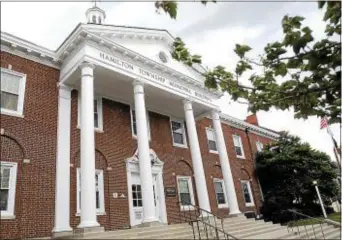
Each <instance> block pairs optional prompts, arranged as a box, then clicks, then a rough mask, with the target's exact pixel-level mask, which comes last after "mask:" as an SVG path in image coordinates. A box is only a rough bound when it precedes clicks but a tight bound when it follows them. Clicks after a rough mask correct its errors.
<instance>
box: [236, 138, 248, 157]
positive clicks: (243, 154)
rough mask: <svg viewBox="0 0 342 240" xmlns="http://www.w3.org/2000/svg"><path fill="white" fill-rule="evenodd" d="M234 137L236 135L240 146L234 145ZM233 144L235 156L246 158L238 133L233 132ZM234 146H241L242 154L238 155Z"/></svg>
mask: <svg viewBox="0 0 342 240" xmlns="http://www.w3.org/2000/svg"><path fill="white" fill-rule="evenodd" d="M234 137H238V141H239V144H240V146H236V145H235V141H234ZM233 145H234V152H235V155H236V157H237V158H241V159H246V156H245V151H244V149H243V144H242V139H241V136H240V135H237V134H233ZM235 147H240V148H241V153H242V155H238V154H237V152H236V151H235Z"/></svg>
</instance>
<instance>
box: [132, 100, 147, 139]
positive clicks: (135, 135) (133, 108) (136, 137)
mask: <svg viewBox="0 0 342 240" xmlns="http://www.w3.org/2000/svg"><path fill="white" fill-rule="evenodd" d="M133 110H134V112H135V107H134V106H133V105H131V106H130V110H129V112H130V117H131V131H132V137H133V138H135V139H138V136H137V134H138V128H137V126H135V127H136V129H137V134H135V133H134V128H133V124H134V123H133ZM136 120H137V116H135V121H136ZM146 121H147V131H148V140H149V141H151V125H150V117H149V114H148V109H146Z"/></svg>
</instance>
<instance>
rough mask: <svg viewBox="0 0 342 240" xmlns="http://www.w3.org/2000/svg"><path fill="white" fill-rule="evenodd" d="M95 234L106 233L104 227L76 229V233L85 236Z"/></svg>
mask: <svg viewBox="0 0 342 240" xmlns="http://www.w3.org/2000/svg"><path fill="white" fill-rule="evenodd" d="M94 232H104V227H100V226H98V227H84V228H77V229H75V231H74V233H76V234H84V233H94Z"/></svg>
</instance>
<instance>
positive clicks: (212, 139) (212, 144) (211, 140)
mask: <svg viewBox="0 0 342 240" xmlns="http://www.w3.org/2000/svg"><path fill="white" fill-rule="evenodd" d="M206 133H207V139H208V148H209V152H212V153H217V146H216V136H215V131H214V129H212V128H206Z"/></svg>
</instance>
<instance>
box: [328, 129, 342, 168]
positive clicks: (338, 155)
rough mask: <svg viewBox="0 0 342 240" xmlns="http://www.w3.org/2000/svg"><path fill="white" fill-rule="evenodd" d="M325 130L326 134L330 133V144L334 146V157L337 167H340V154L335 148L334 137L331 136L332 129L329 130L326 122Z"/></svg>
mask: <svg viewBox="0 0 342 240" xmlns="http://www.w3.org/2000/svg"><path fill="white" fill-rule="evenodd" d="M327 132H328V134H329V135H330V137H331V141H332V144H333V146H334V155H335V158H336V161H337V164H338V167H339V169H341V156H340V154H339V153H338V150H337V148H336V144H335V139H334V136H333V133H332V131H331V129H330V126H329V124H328V126H327Z"/></svg>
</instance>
